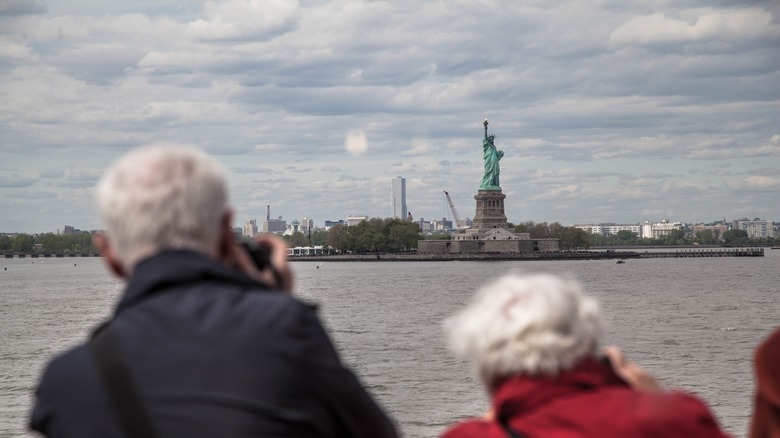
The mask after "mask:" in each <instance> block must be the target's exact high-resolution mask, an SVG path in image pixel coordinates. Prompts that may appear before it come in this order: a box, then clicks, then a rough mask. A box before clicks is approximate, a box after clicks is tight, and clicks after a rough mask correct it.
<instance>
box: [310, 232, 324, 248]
mask: <svg viewBox="0 0 780 438" xmlns="http://www.w3.org/2000/svg"><path fill="white" fill-rule="evenodd" d="M308 237H309V243H310V244H311V246H325V245H327V244H328V232H327V231H323V230H317V231H312V232H311V233H310V234H309V236H308Z"/></svg>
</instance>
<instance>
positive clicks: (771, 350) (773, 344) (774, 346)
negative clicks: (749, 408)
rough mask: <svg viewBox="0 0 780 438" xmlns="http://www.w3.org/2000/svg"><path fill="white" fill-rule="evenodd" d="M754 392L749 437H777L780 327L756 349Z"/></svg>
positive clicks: (779, 422) (779, 431) (779, 435)
mask: <svg viewBox="0 0 780 438" xmlns="http://www.w3.org/2000/svg"><path fill="white" fill-rule="evenodd" d="M753 366H754V369H755V373H756V394H755V397H754V399H753V418H752V420H751V422H750V438H780V329H777V330H775V331H774V332H773V333H772V334H771V335H770V336H769V337H768V338H766V339H765V340H764V341H763V342H761V344H760V345H759V346H758V348H757V349H756V354H755V356H754V358H753Z"/></svg>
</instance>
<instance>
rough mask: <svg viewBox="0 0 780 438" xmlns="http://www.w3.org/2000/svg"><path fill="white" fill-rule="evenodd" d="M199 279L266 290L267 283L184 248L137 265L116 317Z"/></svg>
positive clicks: (160, 253) (156, 256)
mask: <svg viewBox="0 0 780 438" xmlns="http://www.w3.org/2000/svg"><path fill="white" fill-rule="evenodd" d="M198 280H212V281H213V280H216V281H227V282H232V283H238V284H239V285H243V286H246V287H251V288H254V289H266V287H265V286H264V285H263V284H261V283H258V282H256V281H254V280H252V279H251V278H249V277H248V276H246V275H244V274H243V273H241V272H239V271H237V270H235V269H231V268H229V267H227V266H225V265H223V264H221V263H219V262H217V261H216V260H214V259H213V258H211V257H209V256H207V255H206V254H202V253H199V252H195V251H191V250H183V249H182V250H164V251H161V252H159V253H157V254H155V255H153V256H151V257H149V258H146V259H144V260H142V261H141V262H139V263H138V264H137V265H136V266H135V268H134V269H133V274H132V275H131V276H130V280H129V281H128V283H127V287H126V288H125V292H124V293H123V294H122V298H121V299H120V300H119V304H118V305H117V308H116V311H115V314H118V313H120V312H121V311H123V310H124V309H126V308H128V307H130V306H132V305H134V304H136V303H138V302H140V301H142V300H144V299H145V298H147V297H149V296H151V295H153V294H155V293H156V292H158V291H160V290H161V289H163V288H165V287H166V286H173V285H178V284H182V283H189V282H193V281H198Z"/></svg>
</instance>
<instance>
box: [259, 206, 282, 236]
mask: <svg viewBox="0 0 780 438" xmlns="http://www.w3.org/2000/svg"><path fill="white" fill-rule="evenodd" d="M285 230H287V221H285V220H284V219H282V217H281V216H279V218H278V219H271V206H270V205H266V214H265V222H263V232H264V233H275V234H282V233H284V232H285Z"/></svg>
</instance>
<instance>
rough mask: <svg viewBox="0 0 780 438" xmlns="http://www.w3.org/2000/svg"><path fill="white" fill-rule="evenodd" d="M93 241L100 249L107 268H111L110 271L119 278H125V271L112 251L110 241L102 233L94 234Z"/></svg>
mask: <svg viewBox="0 0 780 438" xmlns="http://www.w3.org/2000/svg"><path fill="white" fill-rule="evenodd" d="M93 241H94V242H95V246H96V247H97V249H98V250H99V251H100V254H102V255H103V260H104V261H105V262H106V265H108V269H110V270H111V272H113V273H114V275H116V276H117V277H119V278H122V279H125V280H126V279H127V272H126V271H125V268H124V267H122V263H120V262H119V259H118V258H117V257H116V254H115V253H114V248H113V247H112V246H111V242H110V241H109V240H108V238H106V236H104V235H103V234H96V235H95V237H94V239H93Z"/></svg>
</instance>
